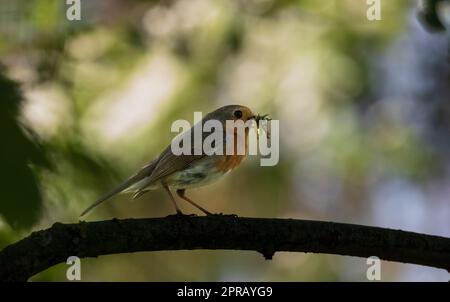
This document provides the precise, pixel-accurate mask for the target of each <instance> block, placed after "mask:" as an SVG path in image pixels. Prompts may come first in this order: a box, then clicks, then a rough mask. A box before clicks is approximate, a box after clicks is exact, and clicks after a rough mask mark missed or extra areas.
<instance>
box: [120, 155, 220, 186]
mask: <svg viewBox="0 0 450 302" xmlns="http://www.w3.org/2000/svg"><path fill="white" fill-rule="evenodd" d="M226 173H227V172H223V171H220V170H218V169H217V168H216V167H215V162H214V160H212V159H211V160H202V161H198V162H196V163H195V165H193V166H191V167H187V168H186V169H184V170H181V171H178V172H175V173H172V174H171V175H169V176H166V177H165V178H163V179H162V180H160V181H156V182H154V183H149V177H147V178H144V179H142V180H140V181H139V182H137V183H135V184H133V185H132V186H131V187H129V188H128V189H127V190H126V191H125V192H136V191H140V190H155V189H158V188H160V187H161V186H162V183H165V184H167V185H168V186H169V187H171V188H174V189H187V188H192V187H200V186H204V185H207V184H210V183H212V182H214V181H216V180H218V179H220V178H221V177H222V176H224V175H225V174H226Z"/></svg>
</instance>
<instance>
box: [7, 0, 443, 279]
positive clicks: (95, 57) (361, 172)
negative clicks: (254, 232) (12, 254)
mask: <svg viewBox="0 0 450 302" xmlns="http://www.w3.org/2000/svg"><path fill="white" fill-rule="evenodd" d="M81 2H82V20H81V21H72V22H69V21H68V20H66V18H65V9H66V6H65V5H64V1H57V0H39V1H37V0H33V1H29V0H28V1H25V0H19V1H17V0H2V1H1V2H0V62H1V64H2V65H4V66H5V68H4V72H5V74H6V75H7V76H8V77H9V78H11V79H14V80H15V81H17V82H18V83H19V84H20V87H21V92H22V94H23V98H24V102H23V104H22V106H21V108H20V113H19V120H20V121H21V123H23V124H24V125H26V126H27V127H29V128H30V129H32V131H33V132H34V133H36V137H37V140H38V141H39V143H40V145H41V146H42V148H43V150H44V152H45V154H46V156H47V157H48V158H49V160H50V162H51V168H38V167H37V168H36V169H34V170H33V171H34V173H35V175H36V181H37V182H38V184H39V189H40V194H41V196H42V202H41V203H42V206H41V208H40V210H39V216H37V217H39V218H38V219H36V220H35V221H31V223H32V228H31V229H41V228H44V227H48V226H50V225H51V224H52V223H54V222H56V221H60V222H76V221H78V215H79V213H80V212H81V210H82V209H84V208H85V207H86V206H87V205H88V204H90V203H91V202H92V201H93V200H95V199H96V198H97V197H98V196H99V195H100V194H102V193H104V191H107V190H109V189H110V188H111V187H113V186H114V185H116V184H117V183H118V182H120V181H121V180H123V179H125V178H126V177H127V176H129V175H130V174H131V173H133V172H135V171H136V170H137V169H138V168H139V167H141V166H142V165H144V164H145V163H146V162H147V161H149V160H151V159H153V158H154V157H156V156H157V155H158V152H160V151H161V150H162V148H164V147H165V146H166V145H167V144H169V143H170V140H171V138H173V136H174V134H173V133H171V132H170V125H171V123H172V122H173V121H174V120H175V119H187V120H190V121H192V120H193V112H194V111H203V112H205V113H206V112H209V111H212V110H214V109H215V108H217V107H219V106H222V105H226V104H235V103H238V104H243V105H246V106H249V107H250V108H252V109H253V110H254V111H255V112H260V113H269V114H270V115H271V116H272V117H273V118H275V119H278V120H280V127H281V129H280V130H281V135H280V153H281V155H280V162H279V164H278V165H277V166H275V167H260V166H259V159H258V158H250V159H249V160H247V161H246V162H245V163H244V164H243V165H242V166H241V167H239V168H238V169H237V170H236V171H233V172H232V174H230V176H231V175H232V176H231V177H227V178H226V179H224V180H222V181H220V182H218V183H216V184H213V185H211V186H208V187H204V188H199V189H195V190H192V191H191V192H190V196H191V197H192V199H194V200H196V201H198V202H199V203H200V204H202V205H204V206H205V207H206V208H207V209H209V210H210V211H214V212H224V213H236V214H238V215H241V216H252V217H289V218H299V219H317V220H330V221H339V222H348V223H358V224H365V225H374V226H381V227H388V228H394V229H403V230H408V231H415V232H421V233H428V234H434V235H440V236H446V237H449V236H450V202H449V196H450V152H449V151H450V122H449V121H450V103H449V102H448V101H449V99H450V88H449V87H450V86H449V80H450V67H449V50H448V47H449V43H448V42H449V40H448V34H445V33H434V34H433V33H429V32H426V31H425V30H424V29H423V27H422V26H421V25H420V24H419V22H418V20H417V17H416V12H415V4H416V3H415V2H414V1H406V0H401V1H382V20H381V21H372V22H370V21H368V20H367V18H366V10H367V4H366V1H365V0H357V1H355V0H351V1H350V0H346V1H338V0H336V1H331V0H329V1H328V0H326V1H325V0H324V1H310V0H301V1H289V0H287V1H280V2H275V1H273V0H242V1H227V0H213V1H208V0H177V1H168V2H164V3H163V2H157V1H143V0H142V1H138V0H133V1H118V0H110V1H106V0H89V1H81ZM17 189H18V190H20V184H19V183H17ZM0 194H2V193H0ZM129 199H130V196H127V195H122V196H120V197H118V198H114V199H113V200H111V201H110V202H108V203H107V204H105V205H104V206H102V207H100V208H98V209H96V211H94V212H93V213H92V214H91V215H90V216H89V217H88V219H89V220H99V219H110V218H112V217H117V218H125V217H157V216H165V215H168V214H172V211H173V209H172V205H171V204H170V202H169V200H168V197H167V196H166V195H165V194H164V192H159V191H155V192H151V193H148V194H146V195H145V196H143V197H142V198H140V199H139V200H137V201H135V202H131V203H130V202H129ZM6 206H7V205H6V204H4V205H3V207H4V208H6ZM188 206H189V205H186V204H182V208H183V209H184V210H185V211H187V212H188V211H192V212H196V210H195V209H193V208H188ZM24 207H26V205H24ZM0 213H2V209H1V208H0ZM14 218H16V219H17V220H18V221H19V222H20V220H21V219H22V217H21V215H20V214H17V217H14ZM31 229H30V228H28V229H27V228H26V229H20V230H18V229H17V228H15V227H14V225H12V223H10V222H9V220H8V219H3V220H2V219H0V244H1V246H0V247H2V246H5V245H6V244H8V243H11V242H14V241H16V240H18V239H19V238H21V237H23V236H25V235H26V234H28V233H29V232H30V230H31ZM299 231H301V230H299ZM82 265H83V276H82V278H83V280H85V281H88V280H105V281H116V280H139V281H144V280H150V281H157V280H159V281H184V280H190V281H234V280H255V281H269V280H277V281H278V280H279V281H297V280H298V281H318V280H319V281H335V280H339V281H365V280H366V279H365V275H366V268H367V266H366V264H365V259H361V258H351V257H341V256H332V255H315V254H297V253H277V254H276V255H275V257H274V259H273V260H272V261H265V260H264V259H263V258H262V257H261V256H260V255H258V254H257V253H253V252H240V251H177V252H152V253H137V254H127V255H113V256H102V257H100V258H99V259H86V260H83V264H82ZM65 268H66V266H65V265H64V264H61V265H58V266H56V267H54V268H51V269H49V270H48V271H46V272H44V273H42V274H40V275H38V276H36V277H35V278H34V280H58V281H59V280H65ZM382 278H383V280H384V281H410V280H412V281H447V280H448V273H446V272H445V271H444V270H438V269H432V268H427V267H422V266H416V265H408V264H398V263H389V262H383V264H382Z"/></svg>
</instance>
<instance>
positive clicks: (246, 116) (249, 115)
mask: <svg viewBox="0 0 450 302" xmlns="http://www.w3.org/2000/svg"><path fill="white" fill-rule="evenodd" d="M254 118H255V115H254V114H253V112H252V111H251V110H250V108H248V107H246V106H242V105H228V106H223V107H220V108H218V109H216V110H214V111H213V112H210V113H209V114H208V115H207V116H206V117H205V120H210V119H216V120H218V121H221V122H222V123H225V122H226V121H227V120H234V121H236V120H242V121H244V122H246V121H248V120H251V119H254Z"/></svg>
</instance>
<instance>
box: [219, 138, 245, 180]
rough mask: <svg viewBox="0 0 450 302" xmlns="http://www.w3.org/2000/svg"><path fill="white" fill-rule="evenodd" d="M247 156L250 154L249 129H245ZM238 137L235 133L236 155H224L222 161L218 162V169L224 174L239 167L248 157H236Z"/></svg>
mask: <svg viewBox="0 0 450 302" xmlns="http://www.w3.org/2000/svg"><path fill="white" fill-rule="evenodd" d="M244 139H245V154H247V153H248V141H247V139H248V129H245V138H244ZM237 142H238V137H237V133H236V131H235V132H234V154H235V155H224V156H222V159H221V160H219V161H217V164H216V168H217V170H219V171H222V172H228V171H229V170H232V169H234V168H236V167H237V166H239V164H240V163H241V162H242V161H243V160H244V159H245V157H246V155H236V154H237V153H238V152H237V151H238V150H237Z"/></svg>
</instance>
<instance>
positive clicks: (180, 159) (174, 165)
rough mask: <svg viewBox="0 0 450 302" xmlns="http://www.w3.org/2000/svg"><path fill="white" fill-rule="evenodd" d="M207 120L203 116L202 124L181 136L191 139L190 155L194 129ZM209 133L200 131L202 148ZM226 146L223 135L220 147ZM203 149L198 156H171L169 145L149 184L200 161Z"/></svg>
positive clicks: (192, 146)
mask: <svg viewBox="0 0 450 302" xmlns="http://www.w3.org/2000/svg"><path fill="white" fill-rule="evenodd" d="M207 119H208V115H207V116H205V118H204V119H203V121H202V122H199V123H197V124H195V125H194V126H193V127H192V128H191V129H190V130H189V131H188V132H185V133H183V134H182V135H183V136H188V137H189V136H190V138H191V154H194V148H195V146H194V127H200V123H202V124H201V125H203V123H204V122H205V121H206V120H207ZM209 135H210V133H209V132H203V131H202V146H203V141H204V139H205V138H206V137H207V136H209ZM225 145H226V137H225V134H224V135H223V142H222V146H225ZM203 151H204V150H203V148H202V150H201V154H199V155H184V154H181V155H175V154H173V152H172V150H171V146H170V145H169V146H168V147H167V148H166V149H165V150H164V151H163V152H162V153H161V155H160V156H159V158H158V163H157V164H156V167H155V169H154V170H153V172H152V174H151V175H150V179H149V184H150V183H154V182H155V181H158V180H160V179H162V178H164V177H166V176H169V175H171V174H172V173H175V172H177V171H180V170H183V169H185V168H187V167H188V166H189V165H191V164H192V163H193V162H195V161H198V160H200V159H202V158H203V157H205V156H207V155H206V154H204V152H203Z"/></svg>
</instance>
